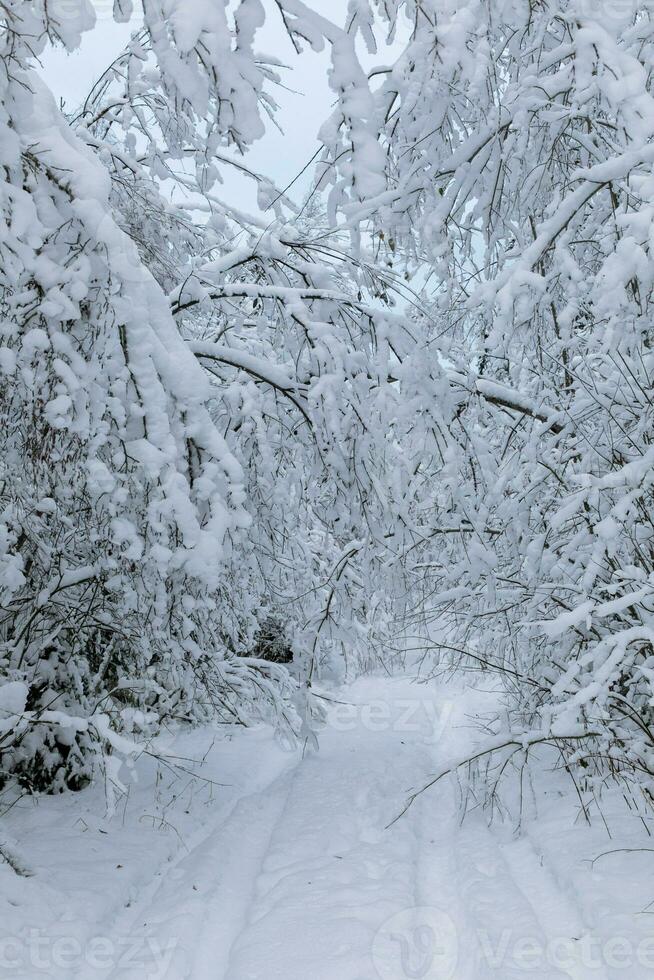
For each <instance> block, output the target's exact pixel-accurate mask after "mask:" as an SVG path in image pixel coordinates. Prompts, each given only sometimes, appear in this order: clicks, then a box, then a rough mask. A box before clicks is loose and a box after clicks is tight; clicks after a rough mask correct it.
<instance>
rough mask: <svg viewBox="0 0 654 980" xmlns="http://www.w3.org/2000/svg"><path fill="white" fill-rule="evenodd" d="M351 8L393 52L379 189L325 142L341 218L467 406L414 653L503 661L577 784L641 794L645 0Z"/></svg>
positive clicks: (648, 97) (424, 563)
mask: <svg viewBox="0 0 654 980" xmlns="http://www.w3.org/2000/svg"><path fill="white" fill-rule="evenodd" d="M351 9H352V11H354V10H355V9H356V22H357V23H358V24H359V27H360V29H361V30H362V31H363V32H364V34H366V35H369V32H370V31H371V30H373V29H374V27H375V25H377V27H379V25H380V24H381V23H385V24H386V25H387V26H388V27H390V29H391V31H395V30H396V29H397V30H399V32H400V33H402V32H404V33H405V34H406V35H407V37H408V39H407V41H406V45H405V47H404V50H403V53H402V54H401V55H400V57H399V58H397V59H396V60H394V62H393V63H392V64H391V65H390V67H389V66H383V67H381V68H380V69H378V70H376V71H375V72H373V73H371V84H370V92H371V97H372V100H373V103H374V111H372V112H370V111H369V110H368V109H366V113H367V117H366V119H367V131H368V133H369V134H375V136H376V137H377V140H378V143H379V146H381V147H382V149H383V150H384V155H385V159H384V162H383V165H382V163H381V161H380V160H379V159H378V158H375V159H374V160H373V158H372V157H371V158H370V161H371V163H374V168H373V169H374V171H375V174H376V179H377V180H378V182H379V186H378V187H375V188H373V187H372V183H373V182H371V181H370V180H368V179H367V182H366V181H358V180H357V179H350V174H349V170H348V168H349V167H350V163H351V161H352V159H353V153H354V152H355V151H356V149H357V147H356V144H355V141H352V140H351V138H350V136H349V134H348V133H347V132H346V131H345V130H344V128H343V127H342V125H340V120H339V115H338V113H339V110H337V111H336V113H335V116H334V122H333V125H332V126H331V128H328V127H326V128H325V129H324V130H323V134H324V136H325V141H326V150H325V159H324V163H325V165H326V166H325V180H326V181H329V182H330V183H331V185H332V189H331V201H332V207H333V209H334V210H337V209H340V211H341V213H342V214H343V215H344V216H345V217H346V218H347V221H348V223H349V225H350V226H352V227H353V228H356V229H368V230H370V229H372V230H373V233H374V234H376V235H377V236H378V237H379V238H380V239H383V241H384V242H385V244H386V247H387V249H388V251H389V254H390V255H397V253H398V252H401V253H403V254H404V255H405V257H406V259H407V263H408V264H407V268H408V270H409V272H411V273H412V274H416V275H417V274H421V275H425V276H426V278H427V288H428V289H430V291H431V303H432V307H431V309H432V313H433V317H434V319H436V320H437V321H438V324H439V325H438V327H437V329H436V331H435V332H434V338H435V339H434V347H436V346H438V347H439V348H440V349H439V355H438V356H439V358H440V360H441V362H442V363H445V364H446V365H447V370H448V372H449V375H450V377H451V379H452V381H453V382H454V383H455V385H456V386H458V390H459V395H460V400H459V406H458V408H457V409H456V410H455V412H454V414H453V416H452V419H451V423H450V424H449V425H448V433H449V438H448V453H447V455H446V457H445V459H444V462H443V465H442V467H441V468H440V469H439V470H438V472H434V473H433V475H432V479H433V483H432V485H433V488H434V492H433V495H432V508H431V510H429V509H428V508H427V507H426V506H425V504H424V502H423V507H422V509H421V510H420V511H419V512H418V513H417V514H416V527H415V531H416V547H415V549H414V551H413V553H412V560H413V562H414V566H415V574H416V575H418V574H420V572H421V571H422V572H423V573H424V576H425V579H424V583H423V586H422V590H423V594H424V595H426V596H427V595H428V596H430V597H431V598H430V601H429V602H427V603H426V605H425V604H423V606H422V607H420V608H418V612H417V613H416V614H415V616H414V618H413V623H414V626H415V629H416V630H417V631H418V634H419V636H420V640H419V641H418V642H419V643H423V642H424V643H425V644H426V645H430V644H431V645H432V646H433V645H440V646H441V648H442V649H449V652H450V653H451V654H452V655H453V657H454V660H455V662H458V663H459V664H460V665H462V666H467V667H470V666H473V665H477V666H479V665H480V664H481V665H483V666H490V667H492V668H493V669H496V670H498V671H500V672H501V673H502V674H503V675H504V676H505V677H506V679H507V683H508V685H509V687H510V688H511V690H512V692H513V697H512V700H511V702H510V703H511V705H512V707H513V711H512V725H513V727H514V729H517V730H518V731H519V732H522V731H525V730H526V731H530V732H531V733H532V735H533V737H534V739H541V740H547V741H549V742H550V744H552V745H553V746H554V748H555V749H556V751H557V752H558V751H559V749H560V747H561V746H563V747H565V750H566V752H567V753H568V757H569V758H571V759H574V760H575V761H577V762H579V763H580V765H581V767H582V770H583V772H584V773H586V774H588V773H589V772H591V771H600V772H601V773H605V772H606V770H607V768H608V769H609V770H610V771H613V772H615V771H620V772H623V773H625V774H626V773H628V774H630V775H632V776H633V775H635V776H637V777H638V778H639V779H641V778H644V779H645V782H646V784H647V785H650V783H649V781H648V780H650V779H651V776H652V773H653V772H654V756H653V754H652V753H653V750H654V737H653V736H652V729H651V721H652V719H651V704H652V696H653V693H654V692H653V691H652V678H653V676H654V675H652V664H653V660H652V656H653V650H652V629H653V626H654V622H653V619H652V615H653V613H652V611H653V609H654V605H653V601H652V600H653V598H654V593H653V591H652V588H653V584H652V583H653V582H654V579H653V577H652V576H653V574H654V565H653V564H652V562H653V560H654V557H653V556H654V552H653V551H652V533H653V527H654V526H653V523H652V492H651V482H652V481H651V470H652V460H651V441H652V436H651V432H652V421H653V420H652V410H651V392H652V383H651V377H652V370H653V369H654V363H653V362H652V324H653V319H652V315H653V311H652V282H653V281H654V280H653V276H654V272H653V269H654V266H653V264H652V254H651V248H652V244H651V241H652V235H651V223H652V213H653V212H652V205H653V202H654V196H653V192H654V184H653V183H652V159H653V152H654V151H653V145H654V144H653V141H652V136H653V135H654V111H653V110H654V103H653V100H652V68H653V67H654V60H653V52H654V49H653V47H652V42H653V39H654V9H653V6H652V4H651V3H648V2H644V3H634V4H607V5H594V4H588V3H585V2H583V0H542V2H533V0H506V2H502V0H497V2H494V3H485V2H481V0H464V2H460V0H457V2H456V3H454V2H452V3H450V2H449V0H422V2H420V3H409V2H406V3H403V2H396V3H380V4H375V5H372V4H367V3H365V2H364V3H358V4H356V5H351ZM353 23H354V21H353ZM438 336H440V338H441V339H440V340H437V339H436V337H438ZM410 572H411V570H410V569H409V568H407V574H410ZM430 633H431V636H430ZM524 744H525V745H526V744H527V742H526V741H524ZM508 751H509V752H512V751H515V746H514V745H513V746H509V747H508ZM520 751H521V750H520Z"/></svg>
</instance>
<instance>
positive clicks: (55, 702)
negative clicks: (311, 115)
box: [0, 0, 654, 790]
mask: <svg viewBox="0 0 654 980" xmlns="http://www.w3.org/2000/svg"><path fill="white" fill-rule="evenodd" d="M324 6H325V5H324V4H321V3H319V0H307V3H303V2H301V0H275V2H272V0H271V2H268V0H240V2H235V3H222V4H221V3H219V2H218V0H211V2H209V0H207V2H201V0H142V3H141V4H140V5H139V10H138V11H133V10H132V4H131V0H116V2H115V3H114V16H115V18H116V19H117V20H119V21H127V20H129V19H130V17H132V16H134V23H135V24H136V25H137V26H136V27H135V33H134V34H133V35H132V38H131V40H130V42H129V44H128V45H127V47H126V48H125V50H124V51H123V52H122V53H121V54H120V55H119V56H118V57H117V58H116V60H115V61H114V62H113V63H112V64H111V65H109V66H107V68H106V71H104V73H103V74H101V75H100V76H99V78H98V81H97V82H96V84H95V85H94V86H93V88H92V90H91V91H90V93H88V95H84V96H83V97H82V98H81V99H80V105H79V109H78V110H77V111H76V112H75V113H74V115H72V116H70V117H66V116H64V115H63V114H62V111H61V110H60V109H59V108H58V106H57V104H56V101H55V99H54V98H53V96H52V94H51V93H50V92H49V91H48V90H47V88H46V87H45V85H44V83H43V81H42V80H41V77H40V75H39V72H38V59H39V56H40V55H41V54H42V53H43V51H44V50H45V49H46V48H47V46H48V45H53V44H55V45H64V46H65V47H66V48H68V49H69V50H73V49H74V48H75V47H76V46H77V45H79V43H80V39H81V36H82V34H83V33H84V32H85V31H88V30H93V29H94V20H95V16H94V10H93V5H92V4H91V3H90V2H89V0H48V2H46V0H30V2H20V0H3V2H2V3H0V25H1V28H2V30H1V33H0V46H1V58H2V71H1V73H0V87H1V96H0V106H1V108H0V127H1V132H0V152H1V153H2V161H1V163H2V184H1V188H0V193H1V197H2V233H1V234H0V312H1V315H0V331H1V333H2V336H1V337H0V343H1V346H0V371H1V374H2V389H1V391H2V403H1V406H0V411H1V413H2V418H1V421H2V425H1V426H0V438H1V439H2V448H1V452H0V461H1V464H0V465H1V466H2V481H1V482H0V488H1V497H0V503H1V510H2V516H1V518H0V587H1V590H2V592H1V594H2V637H1V639H2V647H1V648H0V773H1V775H0V781H1V780H2V779H5V778H7V777H9V776H12V775H13V776H16V777H18V778H19V779H20V781H21V783H22V785H24V786H25V787H26V788H27V789H30V790H34V789H37V790H38V789H50V790H60V789H63V788H65V787H71V788H75V787H78V786H81V785H83V784H84V783H85V782H86V781H87V780H88V778H89V777H90V775H91V772H92V769H93V766H94V765H96V764H97V761H98V759H99V760H100V761H101V764H103V765H104V766H105V767H106V768H107V769H108V771H109V772H111V771H113V770H112V767H113V765H114V759H116V758H121V757H123V756H124V755H125V754H126V753H127V754H128V753H129V752H131V751H134V750H135V748H136V747H137V746H138V745H139V744H141V743H143V741H144V740H147V739H148V738H149V737H150V736H151V735H152V734H154V733H155V732H156V731H157V730H158V729H159V728H160V726H161V725H162V724H166V723H167V722H168V721H172V720H180V719H182V720H190V721H192V720H202V719H208V718H210V717H218V718H219V719H220V720H222V721H225V722H238V723H247V722H248V720H249V719H250V718H252V717H261V716H262V714H263V715H265V716H267V717H273V718H275V719H276V721H277V723H278V724H279V725H281V726H282V727H283V728H284V729H285V731H286V732H287V733H288V734H291V735H292V734H294V735H296V736H299V737H301V738H307V737H311V734H312V731H313V728H314V727H315V725H314V722H315V721H316V718H317V716H318V715H319V703H318V705H317V704H316V702H314V700H313V699H312V696H311V685H312V681H313V680H314V679H315V678H316V677H317V676H319V674H320V673H321V672H323V673H324V672H329V673H330V674H331V675H332V676H334V677H338V676H340V675H341V674H342V673H343V672H344V670H345V669H346V667H347V668H350V669H352V670H357V669H361V668H364V667H366V666H368V665H370V664H372V663H375V662H379V661H380V660H383V661H384V662H386V663H387V664H388V663H390V662H391V661H393V660H394V659H395V658H396V657H398V656H399V657H401V656H402V655H403V654H404V653H405V652H406V651H407V650H408V651H409V652H411V651H414V650H416V649H417V650H420V651H421V652H423V653H424V655H425V662H424V666H425V669H427V670H429V669H431V666H432V665H433V666H434V668H435V667H436V666H440V667H442V666H444V665H448V666H452V667H455V668H457V669H462V670H464V669H475V670H476V669H485V670H490V671H493V672H497V673H499V674H500V675H501V676H502V677H504V679H505V680H506V687H507V711H506V715H505V716H504V717H503V718H501V719H497V721H496V722H494V723H493V725H492V728H493V730H492V733H491V740H490V742H489V747H491V746H496V745H501V744H504V743H505V742H506V743H507V747H506V748H505V749H503V750H500V751H504V752H508V753H510V754H512V753H514V752H519V753H521V754H523V753H524V752H525V751H528V747H529V745H530V744H532V743H533V742H537V741H539V742H543V741H546V742H548V743H549V744H551V745H552V746H553V747H554V748H555V749H556V751H557V752H559V753H560V754H562V756H563V757H564V758H565V760H566V764H567V766H568V767H569V769H570V771H571V773H572V774H573V776H575V774H576V773H577V772H579V773H580V774H581V775H583V777H584V779H586V780H587V779H589V778H592V777H593V776H594V775H595V774H597V776H598V778H599V779H602V778H603V776H604V774H605V773H606V772H607V771H612V772H616V771H620V772H623V773H624V774H625V775H626V776H628V777H629V778H635V779H636V781H637V782H638V783H639V785H642V787H643V788H645V789H647V786H648V782H647V781H648V778H649V777H650V774H651V771H652V766H653V764H654V759H653V758H652V750H653V749H654V736H653V735H652V731H651V728H650V722H651V720H652V719H651V717H650V715H651V711H652V709H651V702H652V697H653V695H654V691H652V683H653V678H654V654H653V652H652V648H651V642H652V623H653V618H654V577H653V576H654V567H653V562H654V552H653V551H652V544H651V542H652V537H653V535H654V523H653V521H652V512H651V509H650V508H651V507H652V504H653V501H652V492H651V489H650V487H651V482H652V477H651V473H652V463H653V462H654V457H653V455H652V450H651V445H650V444H651V442H652V421H653V419H652V410H651V392H652V385H651V383H650V375H651V373H652V371H653V370H654V361H653V358H654V355H653V352H652V341H653V336H654V335H653V334H652V324H651V317H652V311H651V306H650V302H651V299H650V297H651V291H652V285H653V283H654V265H653V263H652V259H651V256H650V251H649V249H650V235H651V231H650V225H651V221H652V215H653V214H654V211H653V206H654V173H653V171H652V162H653V161H654V141H653V140H652V137H653V136H654V100H653V98H652V95H651V88H652V83H651V69H652V66H653V65H654V4H652V3H651V2H645V3H635V2H634V4H633V5H629V4H625V3H620V2H616V3H613V4H611V3H610V2H609V0H607V2H606V3H605V4H595V3H592V2H590V0H568V2H566V0H557V2H555V0H493V2H491V3H489V2H488V0H420V2H417V0H383V2H382V0H376V2H369V0H350V3H349V9H348V13H347V17H346V18H345V20H344V21H343V23H342V24H341V23H336V22H334V21H332V20H329V19H328V18H327V16H326V15H324V14H323V13H321V12H320V11H321V10H322V8H323V7H324ZM265 17H270V18H277V19H280V20H281V23H282V24H283V27H284V29H285V30H286V32H287V33H288V35H289V37H290V38H291V40H292V42H293V44H294V45H295V48H296V50H297V52H298V57H299V58H301V57H302V51H303V50H306V49H307V48H308V47H312V48H314V49H321V48H322V47H325V46H326V47H328V48H329V50H330V52H331V65H332V67H331V71H330V78H329V83H330V86H331V88H332V90H333V95H334V100H335V101H334V109H333V113H332V115H331V116H330V118H328V119H327V120H325V122H324V124H323V125H322V127H321V129H320V140H321V143H322V151H321V155H320V158H319V159H318V161H317V163H316V176H315V180H316V186H315V190H314V192H313V193H312V195H311V196H310V198H309V200H308V201H306V202H304V205H303V206H298V205H297V204H296V203H295V202H294V201H293V200H292V199H291V197H289V194H288V193H287V192H285V191H284V189H283V188H278V187H276V186H275V185H274V183H273V182H272V181H271V180H269V179H268V178H267V177H266V176H265V175H262V174H260V173H257V172H255V171H254V170H252V168H251V167H250V166H249V164H248V148H249V147H250V146H251V145H252V144H253V142H254V141H256V140H259V139H262V140H265V138H266V137H265V132H266V122H267V120H268V118H269V117H274V114H275V107H276V100H279V99H281V98H282V97H283V87H282V86H281V85H280V84H279V83H280V81H281V80H282V77H284V79H285V76H283V74H282V72H283V69H282V67H281V66H279V65H278V64H276V62H275V59H274V58H267V57H266V56H265V55H262V54H260V53H259V50H258V46H257V44H258V42H257V33H258V31H259V29H260V28H261V27H262V25H263V23H264V19H265ZM398 46H399V47H400V48H401V52H400V54H399V56H398ZM232 168H236V169H237V170H238V171H239V172H240V173H245V174H247V175H248V176H249V177H250V178H251V180H252V181H254V182H255V185H256V187H257V191H258V202H259V210H258V212H257V213H256V214H252V215H250V214H245V213H243V212H242V211H241V210H239V209H238V208H236V207H234V206H232V205H231V204H230V202H229V200H228V199H225V198H224V197H223V195H222V193H221V187H220V182H221V176H222V175H223V174H225V173H226V172H228V171H229V170H230V169H232ZM267 643H268V644H272V645H273V646H274V645H275V644H277V646H278V647H280V648H282V649H283V650H292V651H293V655H294V663H293V667H292V670H291V671H289V670H287V668H286V667H285V666H284V665H283V664H280V663H277V662H275V661H276V660H278V659H285V658H284V657H281V658H280V657H270V658H269V657H266V656H265V650H266V644H267ZM575 778H576V776H575Z"/></svg>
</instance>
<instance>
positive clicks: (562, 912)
mask: <svg viewBox="0 0 654 980" xmlns="http://www.w3.org/2000/svg"><path fill="white" fill-rule="evenodd" d="M338 696H339V697H341V696H342V697H343V698H345V699H347V701H348V702H349V703H348V704H333V705H332V710H331V712H330V720H329V724H328V725H327V728H326V729H325V730H324V731H323V732H322V733H321V737H320V751H319V752H318V753H313V752H311V753H306V754H305V755H304V757H303V758H300V759H298V758H297V757H293V758H289V759H288V762H287V763H286V764H285V765H284V766H282V767H281V769H280V770H279V771H278V772H277V773H275V774H271V776H270V781H269V782H268V783H267V784H264V785H260V786H259V787H258V788H257V789H256V790H255V791H254V792H251V793H248V794H246V795H244V796H242V797H241V798H240V799H239V800H238V801H237V802H236V803H235V805H234V806H233V807H232V808H231V810H230V812H229V813H228V814H227V815H224V816H223V818H222V819H221V822H220V823H219V824H218V825H214V826H213V828H209V830H208V831H205V832H204V834H203V836H202V838H201V839H200V840H198V841H196V842H194V844H193V846H192V847H191V848H190V849H189V852H188V853H187V854H185V855H184V857H183V858H181V859H180V860H179V861H177V862H176V864H175V866H174V868H173V869H168V870H167V871H166V872H165V873H164V875H163V876H162V878H161V879H160V884H159V885H158V886H157V887H156V888H155V889H154V891H153V892H152V893H150V894H148V895H147V896H144V897H143V900H142V901H141V902H139V903H138V905H137V908H136V910H134V911H133V912H131V913H130V915H131V916H132V926H131V928H132V929H138V928H142V929H143V935H144V937H145V935H146V934H147V936H148V939H149V941H151V940H152V937H153V935H154V934H156V935H158V945H159V947H160V948H162V949H163V948H165V943H166V940H167V939H168V938H169V937H175V943H174V952H173V953H172V956H171V957H170V958H169V959H168V961H167V962H166V963H165V965H162V967H161V969H159V970H158V972H157V973H156V980H163V978H165V980H182V978H187V980H410V978H412V980H415V978H419V980H487V978H488V980H491V978H492V980H524V978H526V977H528V978H534V980H566V978H567V980H570V978H572V980H591V978H592V980H605V978H606V977H607V976H608V974H606V973H605V972H604V969H603V968H602V967H600V968H599V969H598V968H595V967H592V968H589V967H584V965H583V962H582V960H583V956H578V957H577V956H576V955H575V953H574V952H573V953H572V954H571V953H570V950H574V949H575V948H576V946H575V944H577V943H578V942H579V940H580V938H581V937H582V934H583V932H584V929H583V924H582V923H581V920H580V916H579V914H578V912H577V909H576V908H575V906H574V903H573V902H571V900H570V898H569V897H567V896H566V895H564V894H563V893H562V891H561V889H560V888H559V887H558V886H557V884H556V882H555V881H554V879H553V877H552V876H551V875H550V873H549V871H548V870H547V868H544V867H542V863H541V862H539V859H538V856H537V854H536V853H535V852H534V851H532V850H530V845H529V843H528V841H515V842H514V841H511V840H510V839H509V840H508V842H504V843H502V842H500V841H499V840H498V838H497V837H496V835H495V834H494V833H492V832H491V830H489V828H488V827H487V825H486V822H485V817H484V816H483V815H482V814H479V813H474V812H473V813H471V814H470V815H469V816H468V818H467V819H466V821H465V822H464V823H463V825H462V826H460V820H459V811H458V803H457V798H456V792H455V786H454V785H453V784H452V783H451V782H448V781H447V780H443V782H442V784H439V786H438V787H437V788H434V789H433V790H431V791H429V793H425V794H424V795H423V796H421V797H420V798H419V799H418V800H417V801H416V802H415V804H414V806H412V807H411V809H410V810H409V811H408V812H407V813H406V814H405V815H404V816H403V817H402V818H401V819H399V820H398V821H397V822H395V823H393V824H392V826H390V827H388V826H387V825H388V824H389V822H390V821H391V820H392V819H393V818H394V817H395V816H396V815H397V814H398V812H399V810H400V809H401V807H402V805H403V802H404V800H405V798H406V795H407V792H408V791H410V790H411V789H412V788H416V787H419V786H421V785H423V784H424V782H425V781H426V780H427V779H428V778H429V775H430V774H431V773H433V772H434V771H435V770H436V769H437V768H439V767H440V766H441V765H442V764H443V761H446V760H447V758H450V757H452V756H453V755H458V754H459V752H460V751H461V748H462V746H463V747H465V746H466V745H468V744H469V742H470V739H471V738H472V737H473V729H472V726H471V724H470V718H469V717H468V716H469V715H470V714H471V713H472V714H475V713H477V712H483V710H484V708H485V707H486V708H487V707H488V705H489V702H488V699H487V696H486V700H485V701H484V697H485V696H484V695H480V694H477V695H475V694H474V693H470V695H469V696H464V697H463V698H462V697H461V694H460V692H456V693H455V695H452V694H450V695H448V694H447V689H440V688H438V687H435V686H433V685H416V684H412V683H410V682H409V681H407V680H401V679H384V680H380V679H379V678H377V679H372V680H361V681H359V682H357V683H356V684H355V685H354V686H353V687H351V688H348V689H347V691H346V692H345V693H344V694H343V695H338ZM475 698H477V700H475ZM250 763H251V764H252V770H253V772H254V771H255V770H256V759H254V758H253V759H251V760H248V759H247V758H244V759H243V760H242V764H243V765H245V766H248V765H249V764H250ZM141 923H142V925H141ZM126 925H127V923H126V922H125V921H124V920H123V921H122V923H121V924H120V928H121V929H123V930H125V928H126ZM557 957H558V959H557ZM139 969H140V972H139V971H137V970H136V969H135V970H134V973H133V978H134V980H136V977H138V978H139V980H142V978H143V971H142V968H139ZM108 976H111V978H112V980H118V978H120V980H127V978H128V977H129V980H132V974H131V973H130V972H129V970H128V969H125V968H124V967H123V968H121V970H120V971H118V972H115V973H111V974H108Z"/></svg>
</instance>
